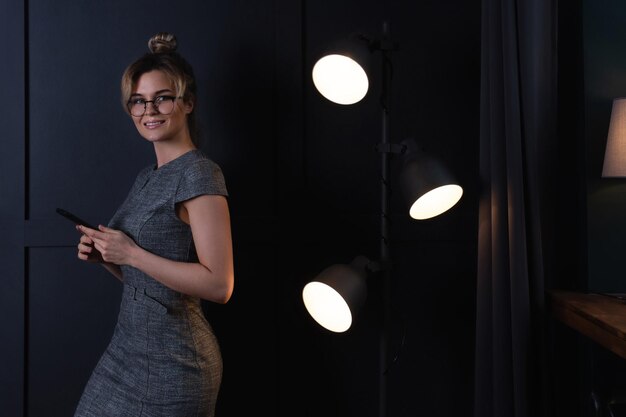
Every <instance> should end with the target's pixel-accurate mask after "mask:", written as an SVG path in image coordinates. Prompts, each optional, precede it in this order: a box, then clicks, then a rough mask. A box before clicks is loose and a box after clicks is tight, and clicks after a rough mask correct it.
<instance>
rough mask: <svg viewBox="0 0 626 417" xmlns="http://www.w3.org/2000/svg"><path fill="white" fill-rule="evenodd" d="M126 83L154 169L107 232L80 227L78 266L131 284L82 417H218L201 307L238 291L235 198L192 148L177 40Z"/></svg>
mask: <svg viewBox="0 0 626 417" xmlns="http://www.w3.org/2000/svg"><path fill="white" fill-rule="evenodd" d="M149 47H150V51H151V52H150V53H148V54H146V55H144V56H143V57H141V58H140V59H138V60H137V61H136V62H134V63H133V64H131V65H130V66H129V67H128V68H127V69H126V71H125V72H124V75H123V78H122V101H123V104H124V108H125V109H126V111H127V112H128V114H129V116H130V117H131V119H132V121H133V122H134V124H135V127H136V128H137V131H138V132H139V134H140V135H141V136H142V137H143V138H144V139H145V140H147V141H149V142H151V143H152V145H153V147H154V152H155V156H156V164H155V165H153V166H149V167H146V168H144V169H143V170H141V171H140V172H139V174H138V176H137V179H136V181H135V183H134V185H133V186H132V188H131V190H130V192H129V194H128V197H127V198H126V200H125V201H124V203H123V204H122V205H121V206H120V207H119V209H118V210H117V212H116V213H115V215H114V216H113V218H112V219H111V221H110V222H109V224H108V227H105V226H102V225H100V226H99V227H98V230H94V229H89V228H86V227H84V226H79V227H78V230H79V231H80V232H81V234H82V236H81V238H80V242H79V244H78V258H80V259H81V260H83V261H87V262H95V263H100V264H102V265H103V266H104V267H105V268H106V269H107V270H109V271H110V272H111V273H112V274H113V275H114V276H115V277H117V278H118V279H119V280H120V281H122V284H123V295H122V302H121V305H120V312H119V317H118V322H117V325H116V327H115V331H114V334H113V337H112V340H111V342H110V344H109V345H108V347H107V349H106V350H105V352H104V353H103V355H102V357H101V359H100V361H99V362H98V364H97V366H96V368H95V369H94V371H93V373H92V375H91V377H90V379H89V381H88V383H87V385H86V387H85V390H84V392H83V395H82V397H81V399H80V402H79V404H78V407H77V409H76V413H75V416H76V417H88V416H89V417H105V416H111V417H113V416H146V417H148V416H149V417H157V416H163V417H165V416H167V417H177V416H181V417H182V416H185V417H191V416H203V417H204V416H213V415H214V412H215V404H216V400H217V395H218V391H219V388H220V382H221V378H222V357H221V355H220V349H219V345H218V342H217V340H216V338H215V335H214V333H213V331H212V329H211V326H210V325H209V323H208V322H207V320H206V319H205V317H204V315H203V311H202V309H201V304H200V302H201V299H203V300H208V301H211V302H215V303H220V304H223V303H226V302H227V301H228V300H229V298H230V297H231V294H232V292H233V286H234V274H233V253H232V241H231V230H230V217H229V208H228V203H227V199H226V196H227V192H226V186H225V183H224V178H223V176H222V172H221V170H220V168H219V166H218V165H217V164H215V163H214V162H212V161H211V160H210V159H208V158H207V157H206V156H205V155H204V154H203V153H202V152H201V151H200V150H198V149H197V148H196V145H195V143H194V140H193V134H194V131H195V128H194V113H193V112H194V104H195V100H196V84H195V80H194V76H193V71H192V68H191V66H190V65H189V64H188V63H187V62H186V61H185V60H184V59H183V58H182V57H181V56H180V55H179V54H178V53H177V52H176V51H175V50H176V39H175V37H174V36H173V35H170V34H166V33H160V34H157V35H155V36H154V37H152V38H151V39H150V42H149Z"/></svg>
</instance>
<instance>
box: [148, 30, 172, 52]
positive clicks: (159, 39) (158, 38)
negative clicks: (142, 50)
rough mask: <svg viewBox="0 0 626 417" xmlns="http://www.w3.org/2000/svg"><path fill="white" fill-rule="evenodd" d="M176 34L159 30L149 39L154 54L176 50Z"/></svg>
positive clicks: (149, 45)
mask: <svg viewBox="0 0 626 417" xmlns="http://www.w3.org/2000/svg"><path fill="white" fill-rule="evenodd" d="M177 46H178V43H177V42H176V36H174V35H172V34H171V33H167V32H159V33H157V34H156V35H154V36H153V37H151V38H150V40H149V41H148V48H150V52H152V53H153V54H164V53H168V52H174V51H176V47H177Z"/></svg>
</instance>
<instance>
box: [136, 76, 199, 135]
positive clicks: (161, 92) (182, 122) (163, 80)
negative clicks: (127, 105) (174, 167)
mask: <svg viewBox="0 0 626 417" xmlns="http://www.w3.org/2000/svg"><path fill="white" fill-rule="evenodd" d="M159 96H170V97H176V96H177V92H176V88H175V87H174V83H173V82H172V81H171V80H170V79H169V78H168V77H167V75H165V73H163V72H162V71H158V70H155V71H150V72H146V73H144V74H142V75H141V76H140V77H139V80H137V85H136V86H135V88H134V89H133V92H132V94H131V96H130V100H136V99H143V100H145V101H152V100H155V99H156V98H157V97H159ZM192 110H193V103H192V102H185V101H183V100H182V99H180V98H177V99H175V100H174V109H173V110H172V112H171V113H169V114H162V113H160V112H159V110H158V108H157V107H155V106H154V104H153V103H152V102H150V103H146V112H145V113H144V115H143V116H131V117H132V119H133V122H135V127H136V128H137V131H138V132H139V134H140V135H141V136H143V137H144V138H146V139H147V140H149V141H150V142H153V143H154V142H163V141H174V142H178V143H187V142H188V143H191V136H190V134H189V127H188V125H187V115H188V114H190V113H191V112H192Z"/></svg>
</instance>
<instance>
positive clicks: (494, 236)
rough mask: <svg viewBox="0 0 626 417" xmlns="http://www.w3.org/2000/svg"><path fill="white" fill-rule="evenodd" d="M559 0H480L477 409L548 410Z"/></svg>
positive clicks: (483, 413) (479, 414) (483, 415)
mask: <svg viewBox="0 0 626 417" xmlns="http://www.w3.org/2000/svg"><path fill="white" fill-rule="evenodd" d="M556 30H557V27H556V0H520V1H516V0H483V1H482V34H481V98H480V100H481V101H480V113H481V115H480V117H481V120H480V175H481V185H482V189H481V196H480V207H479V231H478V271H477V279H478V282H477V311H476V362H475V382H476V385H475V403H474V412H475V417H488V416H494V417H495V416H497V417H506V416H519V417H522V416H533V417H537V416H541V415H546V414H547V403H548V400H549V399H548V398H547V395H546V393H547V392H548V389H547V388H548V387H547V385H546V383H545V377H544V372H545V368H544V365H545V363H544V358H545V355H544V351H545V350H544V348H543V346H544V323H543V317H544V286H545V285H546V283H547V282H548V281H549V280H550V274H551V270H552V265H551V259H552V257H551V250H552V246H553V237H554V236H553V235H554V232H553V231H552V230H551V225H552V224H554V222H553V221H552V220H553V216H554V213H553V211H552V210H553V209H552V207H554V204H553V203H554V201H552V199H553V198H554V195H555V193H554V187H553V182H554V174H555V173H554V172H552V171H551V166H552V165H551V164H552V162H553V160H554V156H555V152H554V148H555V146H556V143H557V137H556V120H557V115H556V92H557V86H556V73H557V72H556V70H557V67H556V65H557V59H556V52H557V51H556Z"/></svg>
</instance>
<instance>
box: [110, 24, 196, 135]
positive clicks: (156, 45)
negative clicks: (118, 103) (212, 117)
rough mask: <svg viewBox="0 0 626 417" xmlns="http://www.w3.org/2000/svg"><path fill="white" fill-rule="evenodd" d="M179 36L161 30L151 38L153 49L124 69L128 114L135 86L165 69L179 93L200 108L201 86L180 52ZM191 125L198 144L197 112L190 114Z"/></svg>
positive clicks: (124, 91)
mask: <svg viewBox="0 0 626 417" xmlns="http://www.w3.org/2000/svg"><path fill="white" fill-rule="evenodd" d="M177 47H178V43H177V41H176V37H175V36H174V35H172V34H171V33H167V32H160V33H157V34H156V35H154V36H152V37H151V38H150V40H149V41H148V48H149V49H150V52H148V53H146V54H145V55H143V56H142V57H141V58H139V59H138V60H136V61H135V62H133V63H132V64H130V65H129V66H128V67H126V70H124V74H123V75H122V82H121V90H122V91H121V92H122V96H121V99H122V106H123V107H124V111H126V113H128V106H127V104H128V101H129V100H130V96H131V95H132V93H133V90H134V89H135V87H136V85H137V82H138V81H139V78H140V77H141V76H142V75H143V74H145V73H147V72H150V71H161V72H163V73H164V74H165V75H166V77H167V78H169V79H170V80H171V82H172V84H174V89H175V90H176V96H177V97H181V98H182V99H183V100H184V101H185V102H192V103H194V109H195V107H196V97H197V87H196V79H195V76H194V74H193V69H192V67H191V65H189V63H188V62H187V61H186V60H185V59H184V58H183V57H182V56H181V55H180V54H179V53H178V52H176V48H177ZM187 125H188V127H189V133H190V135H191V139H192V140H193V142H194V144H196V145H197V140H198V132H197V128H196V118H195V112H194V111H192V112H191V113H190V114H189V115H187Z"/></svg>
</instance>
